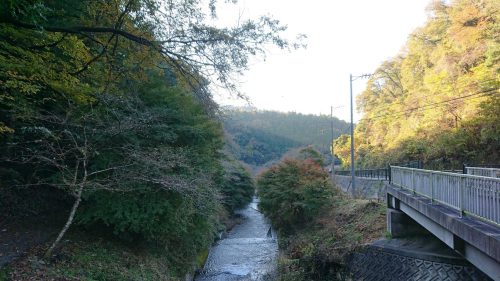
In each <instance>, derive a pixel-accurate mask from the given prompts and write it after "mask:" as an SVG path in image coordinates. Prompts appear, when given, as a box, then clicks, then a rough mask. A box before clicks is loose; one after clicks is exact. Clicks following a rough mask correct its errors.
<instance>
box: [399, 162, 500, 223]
mask: <svg viewBox="0 0 500 281" xmlns="http://www.w3.org/2000/svg"><path fill="white" fill-rule="evenodd" d="M391 178H392V181H391V183H392V184H393V185H396V186H399V187H401V188H404V189H407V190H411V191H413V192H414V193H416V194H419V195H422V196H425V197H427V198H430V199H431V200H432V201H436V202H439V203H442V204H444V205H447V206H449V207H452V208H454V209H456V210H459V211H460V212H461V214H468V215H473V216H477V217H479V218H482V219H484V220H487V221H489V222H493V223H495V224H497V225H498V224H500V178H492V177H484V176H476V175H465V174H455V173H447V172H439V171H430V170H423V169H414V168H407V167H397V166H391Z"/></svg>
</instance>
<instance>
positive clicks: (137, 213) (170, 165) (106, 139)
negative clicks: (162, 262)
mask: <svg viewBox="0 0 500 281" xmlns="http://www.w3.org/2000/svg"><path fill="white" fill-rule="evenodd" d="M204 4H205V2H203V1H184V0H174V1H167V2H164V1H155V0H128V1H125V0H123V1H122V0H116V1H37V0H7V1H2V2H1V3H0V39H1V40H0V155H1V156H0V202H1V206H0V209H1V211H2V212H7V211H8V212H9V213H10V214H13V215H19V214H20V213H23V214H26V215H38V214H40V213H41V212H42V211H44V210H45V209H47V208H48V209H50V207H51V206H52V207H53V208H52V210H56V211H57V212H61V213H63V214H64V215H67V213H68V212H69V215H68V219H67V221H66V224H65V225H64V228H63V229H62V231H61V233H60V235H59V236H58V238H57V240H56V243H54V244H52V247H51V248H50V250H49V251H48V252H47V253H48V254H52V252H51V251H52V249H53V248H54V247H55V246H57V244H58V243H57V242H60V241H63V240H64V239H62V238H63V236H64V234H65V232H66V231H67V229H68V228H69V227H70V226H71V225H72V224H73V222H77V223H78V224H80V225H81V226H83V227H96V226H97V227H98V226H102V227H100V228H101V229H102V231H104V232H109V233H112V234H113V235H114V236H113V237H114V239H116V238H120V239H121V240H123V241H127V242H129V243H130V242H133V243H139V242H140V243H142V242H144V243H146V244H148V245H154V248H157V249H160V250H161V251H162V253H163V254H164V255H165V256H166V263H167V264H168V270H169V271H171V272H174V273H175V274H183V272H185V271H189V270H191V269H192V267H193V265H194V264H195V263H196V258H197V257H198V256H199V254H200V252H203V251H205V250H206V248H207V247H208V246H209V245H210V243H211V242H212V241H213V236H214V234H215V233H216V232H217V230H218V227H219V220H220V216H221V214H223V213H225V211H224V206H226V207H227V208H228V209H230V210H231V209H233V208H235V207H237V206H240V205H241V204H243V203H244V202H247V201H248V198H249V196H250V193H252V192H253V191H252V187H251V186H252V183H251V180H249V177H247V176H248V174H247V173H246V172H245V171H244V170H242V169H240V168H239V167H236V166H237V165H236V166H235V167H236V168H235V167H233V168H228V167H226V168H227V169H225V167H224V166H223V165H222V163H221V160H222V159H223V157H222V154H221V152H220V151H221V149H222V146H223V133H222V128H221V124H220V122H219V121H218V120H217V119H216V118H215V116H216V113H217V107H216V104H215V102H214V101H213V100H212V96H211V92H210V89H211V87H212V86H211V85H214V84H216V83H219V84H222V85H224V86H226V87H228V88H230V89H234V88H233V80H232V75H233V74H234V73H238V72H240V71H242V70H244V69H245V68H246V66H247V61H248V58H249V56H251V55H255V54H262V53H263V50H264V49H263V47H262V46H263V45H264V44H266V43H271V44H275V45H277V46H278V47H281V48H290V47H294V46H292V45H293V44H290V43H289V42H288V41H286V40H284V39H283V38H281V37H280V33H281V31H283V30H284V29H285V27H284V26H283V25H281V24H280V23H279V22H278V21H276V20H273V19H271V18H269V17H262V18H259V19H257V20H255V21H246V22H244V23H241V24H240V25H238V26H236V27H234V28H217V27H214V26H211V25H210V24H208V23H207V22H209V21H208V19H209V18H210V17H214V16H216V13H215V12H216V11H215V1H210V3H209V7H208V8H209V9H206V7H204ZM232 183H236V186H230V185H231V184H232ZM238 188H242V189H244V190H238ZM54 190H57V192H53V191H54ZM41 193H42V194H46V193H47V194H51V195H50V196H38V195H40V194H41ZM233 197H234V198H233ZM45 198H46V199H47V200H45ZM30 202H31V203H30ZM68 205H69V207H68ZM47 206H49V207H47ZM57 207H60V208H57ZM49 256H50V255H49ZM49 258H50V257H49Z"/></svg>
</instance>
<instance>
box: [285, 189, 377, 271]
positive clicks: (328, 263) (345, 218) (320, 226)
mask: <svg viewBox="0 0 500 281" xmlns="http://www.w3.org/2000/svg"><path fill="white" fill-rule="evenodd" d="M385 233H386V231H385V206H384V205H383V204H381V203H377V202H374V201H370V200H363V199H352V198H349V197H347V196H346V195H344V194H342V193H341V192H337V193H336V194H335V195H334V196H333V197H332V199H331V202H330V203H329V205H328V206H326V207H325V208H324V211H323V212H321V213H320V215H319V216H318V217H316V218H315V219H314V220H313V221H311V222H309V225H307V227H303V228H300V229H299V230H297V231H295V232H294V233H292V234H289V235H288V236H283V237H281V236H280V241H279V246H280V258H279V265H278V269H279V278H278V280H280V281H299V280H343V279H344V278H347V277H348V276H349V274H350V273H349V272H347V271H346V268H345V265H346V263H347V259H348V257H349V256H350V255H351V254H352V253H353V252H354V251H355V250H356V249H357V248H358V247H360V246H362V245H364V244H367V243H370V242H372V241H375V240H377V239H379V238H381V237H384V235H385Z"/></svg>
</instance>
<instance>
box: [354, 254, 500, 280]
mask: <svg viewBox="0 0 500 281" xmlns="http://www.w3.org/2000/svg"><path fill="white" fill-rule="evenodd" d="M348 267H349V269H350V272H351V274H352V279H353V280H365V281H379V280H387V281H401V280H414V281H424V280H426V281H427V280H447V281H463V280H474V281H483V280H484V281H491V279H490V278H488V276H486V275H485V274H483V273H482V272H481V271H479V270H478V269H476V268H475V267H474V266H472V265H471V264H469V263H468V262H466V261H465V260H463V259H456V260H453V259H449V258H444V257H441V256H438V255H436V256H433V255H430V254H428V255H427V256H426V255H415V254H412V253H409V252H405V251H401V250H398V249H390V248H386V247H380V246H375V245H374V246H368V247H366V248H364V249H363V250H361V251H359V252H358V253H356V254H354V255H353V258H352V260H351V261H350V262H349V264H348Z"/></svg>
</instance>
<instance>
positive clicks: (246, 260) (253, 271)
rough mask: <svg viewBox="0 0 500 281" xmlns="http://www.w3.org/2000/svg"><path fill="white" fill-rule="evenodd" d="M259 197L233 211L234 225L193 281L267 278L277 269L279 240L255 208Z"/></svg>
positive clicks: (211, 250)
mask: <svg viewBox="0 0 500 281" xmlns="http://www.w3.org/2000/svg"><path fill="white" fill-rule="evenodd" d="M257 204H258V199H257V198H254V199H253V201H252V202H251V203H250V204H249V205H248V206H247V207H246V208H244V209H242V210H239V211H236V213H237V214H240V215H241V216H243V217H244V219H245V220H244V222H243V223H241V224H239V225H236V226H235V227H234V228H233V229H232V230H231V231H230V232H229V233H227V235H226V236H225V237H224V238H223V239H221V240H219V241H218V242H217V243H216V244H215V245H214V246H213V247H212V248H211V249H210V253H209V255H208V258H207V261H206V263H205V266H204V267H203V271H202V273H201V274H200V275H199V276H198V277H196V279H195V280H196V281H232V280H249V281H250V280H252V281H254V280H255V281H260V280H267V279H268V277H270V276H272V274H273V272H274V271H275V269H276V263H277V257H278V243H277V239H276V234H275V232H274V231H273V230H272V229H271V225H270V223H269V221H268V220H267V219H266V218H265V217H264V215H263V214H262V213H260V212H259V211H258V209H257Z"/></svg>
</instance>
